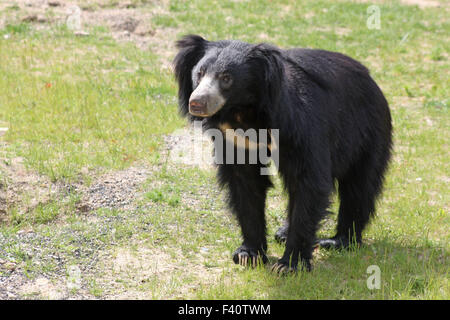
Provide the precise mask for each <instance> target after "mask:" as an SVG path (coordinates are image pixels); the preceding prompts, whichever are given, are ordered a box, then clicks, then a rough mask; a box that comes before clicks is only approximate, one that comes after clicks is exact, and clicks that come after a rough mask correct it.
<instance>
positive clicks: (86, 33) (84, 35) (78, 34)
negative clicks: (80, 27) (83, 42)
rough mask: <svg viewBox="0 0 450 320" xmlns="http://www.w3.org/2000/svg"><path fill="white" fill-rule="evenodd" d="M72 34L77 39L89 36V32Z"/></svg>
mask: <svg viewBox="0 0 450 320" xmlns="http://www.w3.org/2000/svg"><path fill="white" fill-rule="evenodd" d="M73 34H74V35H76V36H77V37H86V36H88V35H89V32H86V31H75V32H74V33H73Z"/></svg>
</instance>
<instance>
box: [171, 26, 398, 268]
mask: <svg viewBox="0 0 450 320" xmlns="http://www.w3.org/2000/svg"><path fill="white" fill-rule="evenodd" d="M177 47H178V49H179V52H178V54H177V56H176V58H175V60H174V64H175V75H176V79H177V81H178V85H179V108H180V111H181V114H182V115H184V116H188V117H189V119H190V120H194V119H197V117H195V116H192V115H190V114H189V97H190V95H191V93H192V92H193V90H194V89H195V87H196V85H197V84H196V83H194V82H195V81H196V78H195V77H196V75H194V74H193V73H192V70H193V68H194V67H195V66H196V65H197V64H198V63H199V61H200V60H201V59H202V58H203V57H204V56H205V55H209V56H210V58H209V59H207V61H203V62H202V63H203V64H204V68H206V70H208V72H210V73H211V74H219V73H220V72H224V71H226V72H227V73H228V74H230V75H231V77H232V78H233V84H232V86H231V87H230V88H227V89H226V90H225V89H223V90H222V91H221V94H222V95H223V96H224V97H225V98H226V103H225V105H224V106H223V107H222V109H220V111H218V112H217V113H216V114H214V115H212V116H211V117H208V118H205V120H204V123H205V126H206V127H207V128H218V127H219V126H220V125H221V124H223V123H228V124H230V125H231V127H232V128H243V129H244V130H246V129H248V128H255V129H260V128H263V129H270V128H272V129H279V135H280V141H279V153H280V162H279V173H280V176H281V178H282V179H283V182H284V186H285V189H286V191H287V193H288V194H289V205H288V216H287V224H286V225H285V226H284V227H282V228H281V229H280V230H279V231H278V233H277V238H278V239H279V240H281V241H283V240H285V241H286V249H285V252H284V254H283V257H282V258H281V259H280V260H279V261H278V263H277V264H276V266H275V267H276V270H281V269H290V270H296V269H297V266H298V262H299V258H300V263H301V265H300V267H302V268H305V269H306V270H310V268H311V264H310V260H311V258H312V251H313V247H314V245H315V243H316V231H317V229H318V226H319V222H320V221H321V219H322V218H323V217H324V215H325V214H326V213H327V208H328V206H329V204H330V201H329V198H330V194H331V193H332V192H333V190H334V184H335V182H336V181H337V184H338V192H339V197H340V208H339V215H338V224H337V233H336V235H335V236H334V237H333V238H331V239H325V240H321V241H319V245H322V246H323V247H333V248H339V247H347V246H349V244H351V243H356V244H360V243H361V234H362V231H363V230H364V227H365V226H366V225H367V223H368V222H369V219H370V218H371V217H372V216H373V214H374V212H375V201H376V198H377V196H378V195H379V194H380V192H381V190H382V184H383V179H384V174H385V172H386V168H387V166H388V162H389V159H390V155H391V143H392V142H391V141H392V138H391V135H392V127H391V116H390V112H389V107H388V103H387V101H386V99H385V98H384V96H383V93H382V92H381V90H380V88H379V87H378V86H377V84H376V83H375V82H374V80H373V79H372V78H371V77H370V75H369V71H368V70H367V69H366V68H365V67H364V66H363V65H361V64H360V63H359V62H357V61H355V60H353V59H351V58H349V57H347V56H345V55H343V54H340V53H335V52H329V51H324V50H313V49H289V50H281V49H278V48H276V47H274V46H271V45H268V44H258V45H253V44H248V43H244V42H240V41H218V42H211V41H207V40H205V39H203V38H202V37H200V36H196V35H189V36H185V37H184V38H182V39H181V40H180V41H178V42H177ZM198 119H201V120H202V118H198ZM260 167H261V165H260V164H256V165H251V164H243V165H238V164H223V165H219V166H218V180H219V183H220V184H221V185H222V186H226V187H227V189H228V191H229V200H228V203H229V206H230V208H231V210H232V211H233V213H234V214H235V215H236V217H237V219H238V221H239V224H240V226H241V228H242V234H243V243H242V246H241V247H240V248H238V250H237V251H236V252H235V253H234V256H233V260H234V261H235V262H236V263H239V262H241V261H246V262H247V261H248V262H251V259H247V258H255V257H261V258H262V261H263V262H266V261H267V257H266V255H265V253H266V251H267V241H266V224H265V218H264V209H265V200H266V193H267V190H268V189H269V188H270V187H271V186H272V184H271V181H270V179H269V177H268V176H264V175H260V170H259V169H260Z"/></svg>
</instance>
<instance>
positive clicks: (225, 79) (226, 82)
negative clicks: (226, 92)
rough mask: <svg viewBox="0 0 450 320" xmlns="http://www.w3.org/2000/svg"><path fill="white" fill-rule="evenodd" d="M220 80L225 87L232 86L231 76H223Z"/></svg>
mask: <svg viewBox="0 0 450 320" xmlns="http://www.w3.org/2000/svg"><path fill="white" fill-rule="evenodd" d="M220 80H221V81H222V83H223V84H224V85H229V84H231V76H230V75H229V74H223V75H222V76H221V77H220Z"/></svg>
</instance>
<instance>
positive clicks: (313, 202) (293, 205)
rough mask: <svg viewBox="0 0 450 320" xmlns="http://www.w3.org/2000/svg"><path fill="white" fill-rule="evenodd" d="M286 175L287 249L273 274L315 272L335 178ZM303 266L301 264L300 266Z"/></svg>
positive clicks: (275, 266) (310, 172)
mask: <svg viewBox="0 0 450 320" xmlns="http://www.w3.org/2000/svg"><path fill="white" fill-rule="evenodd" d="M312 173H314V171H313V170H310V171H309V172H308V174H306V173H305V174H304V175H302V177H295V176H292V175H291V176H283V178H284V180H285V185H286V188H287V191H288V193H289V205H288V223H287V225H286V226H287V229H288V230H287V238H286V247H285V251H284V254H283V256H282V257H281V259H279V260H278V262H277V263H276V264H275V265H274V266H273V267H272V271H274V272H277V273H286V272H291V271H294V272H295V271H297V270H298V269H300V270H306V271H310V270H311V259H312V252H313V249H314V245H315V235H316V231H317V229H318V226H319V222H320V220H321V219H322V218H323V217H324V216H325V214H326V213H327V210H326V209H327V208H328V206H329V195H330V193H331V190H332V184H331V181H332V180H331V177H325V178H323V176H322V177H320V176H318V177H314V176H313V175H312ZM299 264H300V265H299Z"/></svg>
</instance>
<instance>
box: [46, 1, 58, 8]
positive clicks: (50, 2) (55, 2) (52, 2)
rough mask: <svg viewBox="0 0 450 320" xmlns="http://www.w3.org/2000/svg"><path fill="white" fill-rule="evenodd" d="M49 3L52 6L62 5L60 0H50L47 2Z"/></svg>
mask: <svg viewBox="0 0 450 320" xmlns="http://www.w3.org/2000/svg"><path fill="white" fill-rule="evenodd" d="M47 4H48V5H49V6H50V7H59V6H60V5H61V3H59V1H56V0H50V1H49V2H47Z"/></svg>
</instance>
